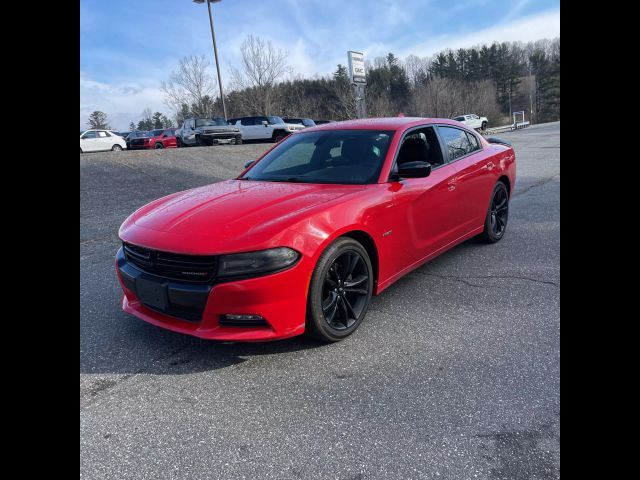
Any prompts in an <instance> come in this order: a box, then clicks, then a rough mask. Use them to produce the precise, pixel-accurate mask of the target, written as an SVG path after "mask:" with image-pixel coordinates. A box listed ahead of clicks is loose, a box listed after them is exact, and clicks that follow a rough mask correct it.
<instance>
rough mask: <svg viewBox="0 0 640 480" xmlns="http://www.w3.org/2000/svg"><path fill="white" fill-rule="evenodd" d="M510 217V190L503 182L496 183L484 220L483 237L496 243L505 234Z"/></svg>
mask: <svg viewBox="0 0 640 480" xmlns="http://www.w3.org/2000/svg"><path fill="white" fill-rule="evenodd" d="M508 219H509V192H508V190H507V187H506V185H505V184H504V183H503V182H498V183H496V186H495V187H494V188H493V193H492V195H491V202H490V203H489V211H488V212H487V217H486V219H485V222H484V231H483V232H482V234H481V238H482V239H483V240H484V241H486V242H489V243H494V242H497V241H498V240H500V239H501V238H502V237H503V236H504V232H505V231H506V229H507V221H508Z"/></svg>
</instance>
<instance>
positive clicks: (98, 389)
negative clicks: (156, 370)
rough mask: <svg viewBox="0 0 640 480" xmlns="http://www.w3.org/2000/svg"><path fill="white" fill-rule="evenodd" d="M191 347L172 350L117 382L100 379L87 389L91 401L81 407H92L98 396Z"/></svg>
mask: <svg viewBox="0 0 640 480" xmlns="http://www.w3.org/2000/svg"><path fill="white" fill-rule="evenodd" d="M190 346H191V345H190V344H187V345H184V346H182V347H180V348H177V349H174V350H172V351H171V352H170V353H169V354H168V355H162V356H160V357H157V358H154V359H153V360H151V361H150V362H149V363H148V364H147V365H145V366H144V367H142V368H140V369H139V370H137V371H135V372H133V373H127V374H125V375H121V376H120V377H118V378H117V379H115V380H111V379H108V378H98V379H97V380H96V381H95V382H94V383H95V384H96V386H95V387H89V388H87V389H85V392H84V393H85V396H86V397H89V399H88V400H87V401H86V402H85V403H84V404H81V406H82V407H89V406H91V405H92V404H93V403H95V401H96V400H97V399H98V396H99V395H100V394H102V393H103V392H107V391H109V390H112V389H113V388H115V387H117V386H118V385H121V384H123V383H124V382H126V381H127V380H129V379H130V378H133V377H135V376H138V375H140V374H141V373H145V371H146V370H147V369H149V367H150V366H151V365H153V364H155V363H156V362H162V361H164V360H168V359H170V358H172V357H175V356H176V355H179V354H180V353H182V352H184V351H185V350H186V349H187V348H189V347H190ZM82 393H83V392H82V391H81V392H80V394H81V396H80V398H82Z"/></svg>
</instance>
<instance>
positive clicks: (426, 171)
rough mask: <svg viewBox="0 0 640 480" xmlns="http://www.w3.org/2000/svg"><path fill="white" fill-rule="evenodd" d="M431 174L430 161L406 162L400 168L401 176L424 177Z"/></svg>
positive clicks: (399, 173)
mask: <svg viewBox="0 0 640 480" xmlns="http://www.w3.org/2000/svg"><path fill="white" fill-rule="evenodd" d="M430 174H431V164H430V163H429V162H421V161H416V162H406V163H403V164H402V165H400V167H399V168H398V177H400V178H423V177H428V176H429V175H430Z"/></svg>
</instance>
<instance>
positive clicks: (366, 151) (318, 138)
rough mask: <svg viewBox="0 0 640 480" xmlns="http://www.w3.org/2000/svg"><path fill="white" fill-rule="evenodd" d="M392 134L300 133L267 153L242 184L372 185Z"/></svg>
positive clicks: (351, 131) (374, 131) (381, 131)
mask: <svg viewBox="0 0 640 480" xmlns="http://www.w3.org/2000/svg"><path fill="white" fill-rule="evenodd" d="M392 136H393V131H387V130H330V131H325V132H306V133H305V132H301V133H298V134H295V135H292V136H290V137H288V138H287V139H286V140H283V141H282V143H280V144H279V145H277V146H276V147H275V148H274V149H273V150H271V151H270V152H269V153H267V154H266V155H265V156H264V157H263V158H262V159H261V160H260V161H259V162H258V163H257V164H256V165H255V166H254V167H253V168H251V169H250V170H249V171H248V172H247V173H246V174H245V175H243V176H242V177H240V179H241V180H257V181H265V182H301V183H341V184H367V183H375V182H376V181H377V180H378V177H379V175H380V170H381V169H382V164H383V163H384V159H385V156H386V154H387V150H388V149H389V142H390V140H391V137H392Z"/></svg>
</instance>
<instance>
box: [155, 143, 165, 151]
mask: <svg viewBox="0 0 640 480" xmlns="http://www.w3.org/2000/svg"><path fill="white" fill-rule="evenodd" d="M159 148H164V145H162V144H161V143H156V146H155V149H156V150H157V149H159Z"/></svg>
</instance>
